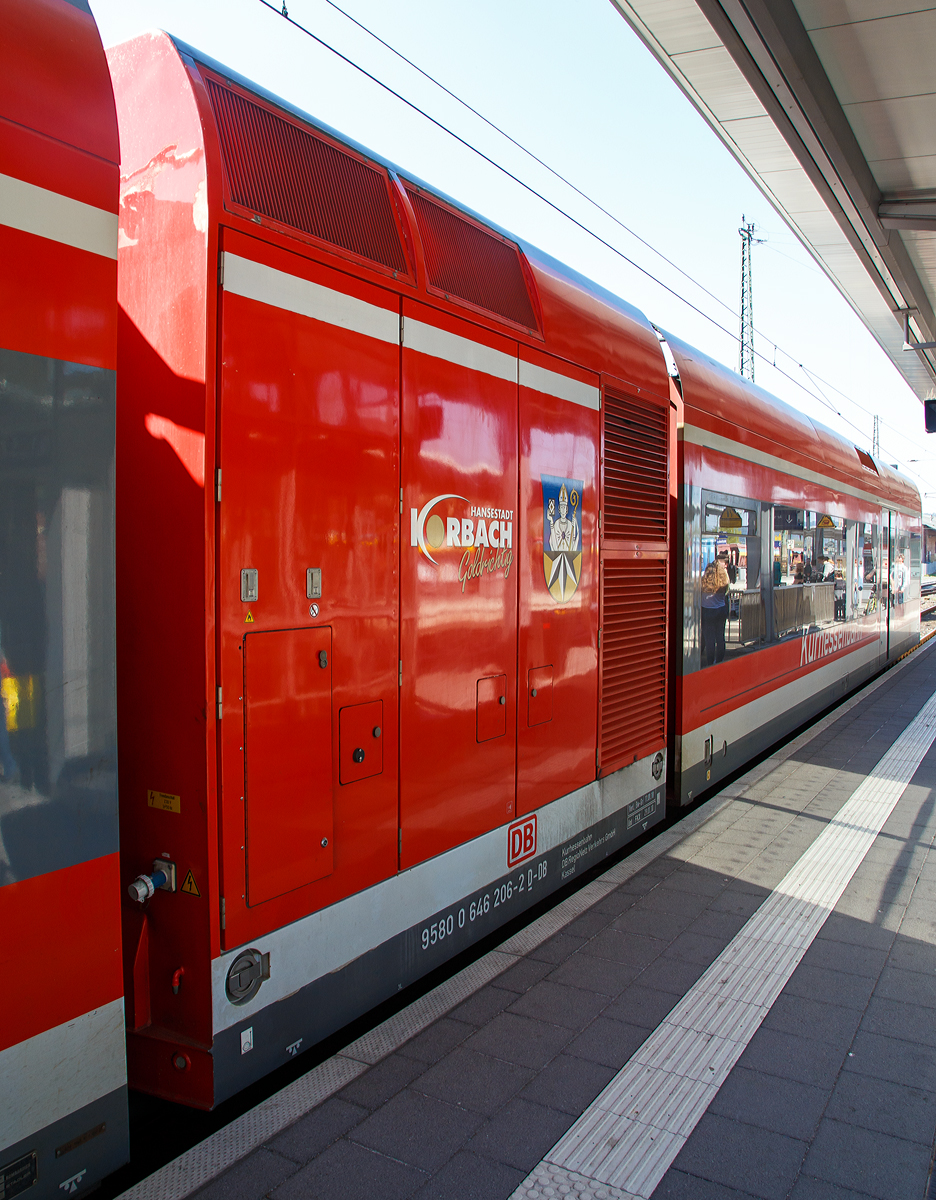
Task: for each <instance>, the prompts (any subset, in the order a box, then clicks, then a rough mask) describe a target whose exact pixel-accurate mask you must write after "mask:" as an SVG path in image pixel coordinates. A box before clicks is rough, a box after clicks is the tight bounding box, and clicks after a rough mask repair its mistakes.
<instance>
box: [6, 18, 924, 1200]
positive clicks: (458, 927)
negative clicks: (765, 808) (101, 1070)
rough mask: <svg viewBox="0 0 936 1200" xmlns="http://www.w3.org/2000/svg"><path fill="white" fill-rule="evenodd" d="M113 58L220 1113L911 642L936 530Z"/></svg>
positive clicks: (582, 311)
mask: <svg viewBox="0 0 936 1200" xmlns="http://www.w3.org/2000/svg"><path fill="white" fill-rule="evenodd" d="M8 2H12V0H8ZM50 2H51V0H50ZM109 64H110V72H111V77H112V80H113V88H114V94H115V96H116V106H117V113H118V120H119V125H120V139H121V174H122V183H121V194H120V204H119V214H120V216H119V232H120V247H121V248H120V251H119V259H118V264H119V279H118V291H119V309H118V314H119V315H118V323H119V324H118V339H117V356H118V357H117V372H118V375H117V378H118V384H117V442H118V446H119V453H118V456H117V473H116V493H117V503H116V518H117V527H116V564H117V584H116V589H117V609H116V616H117V621H116V638H117V665H118V670H117V711H118V715H119V722H120V739H121V745H120V776H119V780H120V788H119V794H120V843H121V861H122V873H121V880H122V885H123V889H124V894H123V900H122V906H123V909H122V924H123V963H124V984H125V996H126V1019H127V1029H128V1034H127V1061H128V1070H129V1080H130V1084H131V1086H134V1087H137V1088H141V1089H143V1090H147V1091H151V1092H154V1093H156V1094H159V1095H162V1096H165V1097H168V1098H171V1099H174V1100H179V1101H182V1102H184V1103H188V1104H192V1105H195V1106H199V1107H204V1108H209V1107H211V1106H213V1105H214V1104H216V1103H218V1102H219V1101H220V1100H222V1099H223V1098H225V1097H227V1096H230V1095H231V1094H232V1093H234V1092H236V1091H237V1090H238V1089H240V1088H241V1087H243V1086H244V1085H245V1084H246V1083H248V1082H250V1081H251V1080H254V1079H256V1078H258V1077H259V1076H261V1075H263V1074H264V1073H266V1072H267V1071H269V1070H271V1069H272V1068H273V1067H275V1066H277V1065H278V1064H280V1063H283V1062H285V1061H287V1060H288V1059H289V1058H290V1057H292V1056H295V1055H296V1054H297V1053H299V1052H301V1051H302V1050H304V1049H306V1048H308V1047H309V1046H311V1045H313V1044H314V1043H316V1042H317V1041H319V1040H320V1039H321V1038H322V1037H323V1036H325V1035H326V1034H328V1033H330V1032H333V1031H334V1030H336V1029H338V1028H340V1027H341V1026H343V1025H344V1024H346V1023H347V1022H348V1021H349V1020H351V1019H352V1018H353V1017H355V1016H357V1015H359V1014H360V1013H362V1012H365V1011H366V1010H367V1009H369V1008H371V1007H373V1005H375V1004H376V1003H378V1002H379V1001H380V1000H382V999H384V998H386V997H388V996H391V995H393V994H395V993H396V992H397V991H398V990H399V989H400V988H402V987H404V986H406V985H407V984H409V983H411V982H413V981H414V980H417V979H418V978H419V977H420V976H422V975H423V974H425V973H426V972H427V971H429V970H431V969H432V968H434V967H436V966H438V965H439V964H440V963H442V962H444V961H445V960H447V959H448V958H450V957H451V956H452V955H454V954H455V953H457V952H459V951H460V950H463V949H464V948H465V947H467V946H469V945H470V944H471V943H472V942H473V941H475V940H476V939H478V938H479V937H482V936H484V935H485V934H487V933H489V932H491V931H492V930H494V929H496V928H497V926H498V925H500V924H501V923H503V922H504V921H506V920H508V919H510V918H512V917H513V916H515V915H517V914H518V913H519V912H521V911H522V910H523V909H524V908H525V907H527V906H528V905H530V904H532V903H534V902H536V901H537V900H539V899H540V898H541V897H543V896H545V895H547V894H548V893H549V892H550V891H551V890H553V889H555V888H556V887H558V886H559V885H560V884H562V883H564V882H566V881H568V880H569V879H571V878H573V877H574V876H575V875H576V874H577V873H579V872H580V871H582V870H583V869H586V868H588V867H590V866H592V865H593V864H595V863H597V862H599V861H600V860H601V859H602V858H603V857H605V856H606V855H608V854H610V853H612V852H613V851H615V850H617V849H619V848H620V847H621V846H623V845H624V844H626V843H627V842H628V841H629V840H631V839H633V838H634V837H636V836H638V835H639V834H641V833H643V832H644V830H646V829H648V828H650V827H651V826H652V825H653V824H655V823H656V822H658V821H659V820H660V819H661V818H662V816H663V813H664V805H665V798H666V795H667V793H668V794H669V796H670V801H671V802H672V803H676V804H679V803H684V802H687V801H689V800H691V799H693V798H694V797H697V796H698V795H699V794H700V793H701V792H703V791H704V790H705V789H706V788H709V787H711V786H713V785H714V784H715V783H716V782H717V781H718V780H719V779H720V778H723V777H724V776H725V775H726V774H727V773H729V772H731V771H733V770H735V769H736V768H737V767H738V766H739V765H741V764H742V763H743V762H744V761H746V760H747V759H748V758H749V757H750V756H751V755H752V754H754V753H756V752H757V751H759V750H761V749H763V748H764V747H766V746H767V745H769V744H770V743H772V742H773V741H776V740H777V738H778V737H780V736H782V734H783V733H784V732H785V731H786V730H788V729H790V728H793V727H794V726H795V725H797V724H799V723H801V722H802V721H803V720H804V719H805V718H806V717H808V716H809V715H810V713H813V712H816V711H818V710H819V709H821V708H822V707H824V706H825V705H826V704H828V703H829V702H830V701H831V700H832V699H834V698H835V697H836V696H838V695H840V694H841V693H842V692H843V691H844V690H846V689H847V688H851V687H854V686H855V685H856V684H857V683H859V682H861V681H862V680H863V679H865V678H867V677H868V676H869V675H870V674H872V673H873V672H874V671H876V670H878V669H880V667H882V666H883V665H885V664H886V662H887V661H888V659H889V658H893V657H894V655H895V654H898V653H902V652H903V650H905V649H906V648H909V647H910V646H911V645H912V644H913V642H914V641H915V640H916V639H918V637H919V578H920V532H921V525H920V499H919V495H918V493H917V492H916V491H915V490H914V489H913V488H912V486H911V485H910V484H909V483H907V482H906V481H905V480H903V479H902V478H900V477H899V476H898V475H897V474H896V473H894V472H892V471H890V470H888V469H887V468H886V467H884V466H883V465H882V464H881V463H879V462H877V461H876V460H872V459H871V458H870V456H868V455H866V454H864V453H863V452H861V451H859V450H856V448H855V447H854V446H852V445H849V444H848V443H847V442H845V441H844V440H843V439H841V438H840V437H838V436H837V435H835V434H833V433H831V432H829V431H828V430H825V429H823V428H822V427H821V426H818V425H816V424H815V423H813V422H811V421H809V420H808V419H806V418H805V417H803V416H801V415H800V414H797V413H795V412H794V411H793V410H792V409H789V408H787V407H786V406H784V405H782V404H781V403H780V402H778V401H776V400H774V399H773V398H771V397H770V396H768V395H766V394H765V393H763V392H761V391H759V390H758V389H755V388H753V387H752V386H750V385H749V384H747V383H745V382H743V381H741V380H740V379H738V378H737V377H736V376H734V375H732V374H731V373H730V372H727V371H724V370H723V369H722V368H720V367H718V366H717V365H716V364H713V363H711V362H709V361H708V360H706V359H705V358H704V357H702V356H701V355H699V354H698V353H697V352H695V351H693V350H691V349H690V348H689V347H687V346H684V345H682V344H681V343H680V342H678V341H677V340H676V339H674V338H671V337H669V335H663V334H662V333H660V332H658V331H657V330H656V329H655V328H654V327H653V326H652V325H650V324H649V323H648V322H647V320H646V319H645V318H644V317H643V316H642V315H641V314H640V313H639V312H637V311H636V310H634V309H633V308H631V307H629V306H628V305H627V304H625V303H624V302H623V301H621V300H619V299H618V298H617V297H615V296H613V295H610V294H609V293H607V292H604V291H603V290H602V289H600V288H597V287H596V286H595V285H594V284H592V283H590V282H589V281H587V280H584V279H582V278H580V277H578V276H576V275H575V274H574V273H572V272H570V271H569V270H568V269H567V268H564V267H562V266H561V265H560V264H558V263H556V262H554V261H553V260H551V259H550V258H548V257H547V256H545V255H543V254H542V253H541V252H539V251H537V250H535V249H533V248H532V247H530V246H527V245H526V244H524V243H522V242H519V241H517V240H516V239H514V238H512V237H510V236H508V235H507V234H505V233H503V232H502V231H500V230H497V229H494V228H493V227H491V226H490V225H489V224H487V223H485V222H484V221H483V220H481V219H480V218H478V217H476V216H475V215H473V214H470V213H468V212H466V211H465V210H464V209H462V208H460V207H459V206H458V205H456V204H454V203H453V202H452V201H450V200H448V199H447V198H445V197H443V196H440V195H439V194H438V193H437V192H434V191H433V190H432V189H430V188H428V187H427V186H426V185H424V184H423V183H421V182H419V181H418V180H415V179H413V178H412V177H411V176H409V175H407V174H406V173H405V172H403V171H401V170H399V169H398V168H395V167H392V166H390V165H388V164H386V163H384V162H382V161H381V160H379V159H377V158H375V157H374V156H373V155H372V154H370V153H368V152H367V151H365V150H363V149H362V148H360V147H358V146H354V145H352V144H350V143H348V142H347V141H346V140H344V139H342V138H341V137H340V136H339V135H337V134H335V133H334V132H333V131H330V130H327V129H324V128H322V127H321V126H319V125H316V124H315V123H314V122H313V121H312V120H311V119H310V118H309V117H307V116H306V115H305V114H303V113H301V112H298V111H296V110H295V109H293V108H291V107H290V106H289V105H287V104H285V103H284V102H283V101H281V100H278V99H276V98H275V97H272V96H269V95H267V94H266V93H264V92H262V91H261V90H259V89H258V88H256V87H255V86H253V85H251V84H249V83H247V82H246V81H244V80H242V79H239V78H238V77H236V76H234V75H232V74H231V72H230V71H228V70H226V69H225V68H224V67H222V66H221V65H219V64H217V63H214V62H212V61H211V60H210V59H207V58H206V57H205V56H203V55H201V54H200V53H198V52H197V51H195V50H193V49H191V48H190V47H187V46H184V45H182V44H180V43H177V42H174V41H173V40H172V39H170V38H169V37H167V36H165V35H162V34H153V35H146V36H145V37H142V38H139V39H136V40H134V41H132V42H130V43H127V44H125V45H123V46H119V47H117V48H116V49H114V50H113V51H111V52H110V54H109ZM2 217H3V214H2V213H0V218H2ZM667 364H669V366H668V365H667ZM9 419H10V416H9V414H8V412H7V410H6V409H5V408H4V409H0V420H4V421H8V420H9ZM3 478H4V475H3V474H0V480H2V479H3ZM27 526H28V522H27V523H26V525H24V528H27ZM32 528H34V526H33V527H32ZM2 553H3V552H2V546H0V558H2ZM3 570H4V562H3V561H0V572H2V571H3ZM2 578H3V576H2V574H0V579H2ZM0 601H2V596H0ZM2 620H3V609H2V603H0V622H2ZM6 644H7V639H6V631H5V626H4V641H3V645H4V647H6ZM11 670H12V666H11ZM7 723H8V725H9V709H8V718H7ZM4 786H5V784H4V781H0V794H2V793H3V789H4ZM13 886H14V887H18V886H19V884H18V883H14V885H13ZM128 888H129V890H130V893H131V895H127V889H128ZM9 890H10V889H9V886H7V887H5V888H0V911H3V904H4V901H5V897H6V893H7V892H8V891H9ZM110 896H111V900H112V904H113V905H114V906H115V907H116V903H117V891H116V887H113V888H111V891H110ZM112 911H113V910H112ZM111 919H113V918H111ZM50 944H51V941H50V942H49V943H47V945H50ZM118 995H119V991H118ZM2 1144H3V1141H2V1139H0V1145H2ZM5 1161H6V1156H4V1157H2V1158H0V1166H2V1163H3V1162H5ZM50 1194H51V1193H50Z"/></svg>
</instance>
